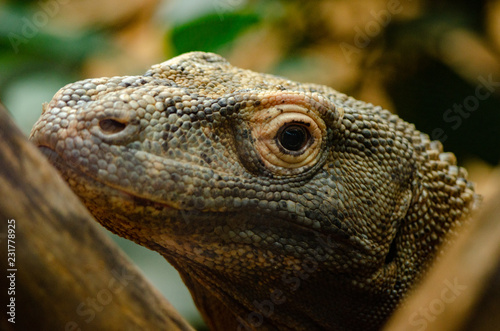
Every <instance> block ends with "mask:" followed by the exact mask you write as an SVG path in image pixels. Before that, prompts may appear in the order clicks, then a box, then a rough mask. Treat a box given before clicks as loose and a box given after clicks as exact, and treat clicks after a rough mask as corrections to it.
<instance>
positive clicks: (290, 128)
mask: <svg viewBox="0 0 500 331" xmlns="http://www.w3.org/2000/svg"><path fill="white" fill-rule="evenodd" d="M310 140H311V134H310V133H309V130H308V129H307V128H305V127H304V126H303V125H300V124H296V123H290V124H286V125H284V126H282V127H281V128H280V130H279V131H278V134H277V135H276V141H277V143H278V146H279V147H281V149H282V152H284V153H290V154H293V153H297V152H299V153H300V152H301V151H302V150H303V149H304V148H306V147H307V145H308V143H309V141H310Z"/></svg>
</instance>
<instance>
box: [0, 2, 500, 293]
mask: <svg viewBox="0 0 500 331" xmlns="http://www.w3.org/2000/svg"><path fill="white" fill-rule="evenodd" d="M193 50H203V51H212V52H216V53H220V54H221V55H223V56H225V57H226V58H227V59H228V60H229V61H230V62H231V63H233V64H234V65H236V66H240V67H243V68H248V69H252V70H256V71H262V72H269V73H274V74H278V75H281V76H285V77H288V78H290V79H293V80H298V81H309V82H315V83H319V84H326V85H329V86H331V87H333V88H335V89H337V90H339V91H342V92H344V93H347V94H350V95H352V96H354V97H356V98H358V99H361V100H365V101H368V102H372V103H374V104H379V105H382V106H383V107H385V108H387V109H389V110H391V111H394V112H397V113H398V114H399V115H400V116H401V117H403V118H404V119H406V120H408V121H410V122H412V123H415V125H416V127H417V128H418V129H420V130H422V131H424V132H426V133H429V134H430V135H431V137H432V138H434V139H440V140H441V141H443V143H444V145H445V150H447V151H452V152H454V153H455V154H456V155H457V157H458V159H459V161H460V162H463V161H467V160H469V161H468V162H471V161H470V160H476V161H475V163H474V164H472V165H471V164H469V167H468V168H469V169H470V170H471V173H472V177H473V178H474V180H476V181H477V182H478V183H479V185H480V186H481V188H480V189H479V191H481V190H482V189H483V190H487V189H486V187H487V176H482V174H484V173H488V172H489V171H491V166H492V165H497V164H498V162H499V160H500V130H499V129H498V128H499V127H500V86H499V83H497V82H500V62H499V53H500V0H479V1H465V0H459V1H451V0H445V1H431V0H412V1H410V0H334V1H328V0H315V1H298V0H292V1H285V0H248V1H244V0H209V1H206V0H205V1H204V0H170V1H168V0H166V1H160V0H147V1H141V2H136V1H133V0H121V1H119V0H87V1H62V3H59V1H58V0H43V1H18V0H16V1H3V2H1V1H0V99H1V100H3V101H4V102H6V103H7V106H8V107H9V108H10V110H11V112H12V114H13V115H14V117H15V118H16V119H17V120H19V118H21V117H24V116H31V117H29V118H30V119H29V121H28V122H29V123H31V124H32V123H34V121H35V120H36V119H37V117H38V115H39V113H40V110H41V103H42V102H46V101H49V100H50V98H51V96H52V95H53V94H54V93H55V91H57V89H58V88H60V87H61V86H62V84H63V83H70V82H72V81H75V80H77V79H82V78H86V77H96V76H110V75H129V74H138V73H141V72H144V71H145V70H147V68H148V67H149V66H150V65H152V64H154V63H158V62H161V61H163V60H165V59H167V58H170V57H172V56H175V55H177V54H179V53H182V52H187V51H193ZM51 77H59V78H58V79H56V80H54V79H52V80H51V79H50V78H51ZM485 80H486V81H488V80H489V81H491V82H493V83H492V84H491V86H490V89H491V90H489V91H490V92H491V94H490V95H488V97H487V98H484V100H483V99H481V100H479V99H477V97H475V96H476V89H477V88H478V86H481V85H482V84H483V83H482V82H484V81H485ZM33 86H38V87H39V88H38V89H39V90H40V91H42V92H43V93H37V91H35V90H34V89H33ZM20 96H22V97H20ZM474 97H475V98H476V99H477V106H475V102H476V101H474V100H473V99H474ZM24 99H26V100H24ZM7 101H8V102H7ZM26 101H30V103H28V104H26V105H24V103H22V102H26ZM470 102H472V105H474V107H471V103H470ZM21 105H23V106H21ZM23 107H26V108H27V109H26V110H24V109H22V108H23ZM28 113H30V114H32V115H25V114H28ZM16 116H17V117H16ZM458 123H459V125H458ZM31 124H28V125H26V126H25V127H24V130H25V132H29V128H30V126H31ZM487 164H489V165H487ZM154 264H155V263H153V266H152V269H154V268H155V265H154ZM160 278H161V277H160ZM174 303H175V302H174Z"/></svg>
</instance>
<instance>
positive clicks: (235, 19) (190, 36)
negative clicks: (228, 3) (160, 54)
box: [167, 13, 259, 55]
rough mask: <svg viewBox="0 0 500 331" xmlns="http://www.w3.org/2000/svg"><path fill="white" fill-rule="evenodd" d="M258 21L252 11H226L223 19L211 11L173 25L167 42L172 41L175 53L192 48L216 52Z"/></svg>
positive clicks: (188, 50) (184, 51)
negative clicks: (247, 12) (184, 22)
mask: <svg viewBox="0 0 500 331" xmlns="http://www.w3.org/2000/svg"><path fill="white" fill-rule="evenodd" d="M258 21H259V17H258V16H257V15H255V14H253V13H249V14H245V13H228V14H226V15H224V19H223V20H221V18H220V16H219V15H218V14H217V13H211V14H208V15H204V16H202V17H199V18H196V19H194V20H192V21H190V22H189V23H188V24H182V25H178V26H175V27H174V28H173V29H172V33H171V35H170V36H169V38H168V39H167V42H171V43H172V46H173V49H174V50H175V52H174V54H175V55H179V54H182V53H186V52H190V51H192V50H193V49H197V50H204V51H206V52H216V51H217V50H219V49H220V48H221V47H223V46H224V45H226V44H228V43H229V42H231V41H232V40H234V39H235V38H236V37H237V36H238V35H239V34H240V33H241V32H242V31H243V30H245V29H246V28H248V27H250V26H252V25H254V24H256V23H257V22H258Z"/></svg>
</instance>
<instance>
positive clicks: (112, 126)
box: [99, 118, 127, 134]
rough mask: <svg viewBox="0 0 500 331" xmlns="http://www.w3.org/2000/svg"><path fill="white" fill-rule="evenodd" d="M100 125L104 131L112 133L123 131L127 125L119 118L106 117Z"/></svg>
mask: <svg viewBox="0 0 500 331" xmlns="http://www.w3.org/2000/svg"><path fill="white" fill-rule="evenodd" d="M99 127H100V128H101V130H102V131H103V132H104V133H108V134H112V133H118V132H121V131H123V130H124V129H125V128H126V127H127V125H126V124H125V123H122V122H118V121H117V120H114V119H111V118H106V119H103V120H100V121H99Z"/></svg>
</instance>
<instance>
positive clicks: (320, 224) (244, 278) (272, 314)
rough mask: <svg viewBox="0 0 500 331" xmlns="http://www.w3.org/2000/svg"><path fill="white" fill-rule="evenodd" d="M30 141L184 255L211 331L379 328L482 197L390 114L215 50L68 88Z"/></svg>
mask: <svg viewBox="0 0 500 331" xmlns="http://www.w3.org/2000/svg"><path fill="white" fill-rule="evenodd" d="M31 139H32V141H33V142H34V143H35V144H37V145H38V146H39V147H40V149H41V150H42V151H43V152H44V153H45V154H46V155H47V156H48V157H49V159H50V160H51V161H52V163H53V164H54V165H55V166H56V167H57V168H58V169H59V171H60V172H61V174H62V175H63V177H65V179H66V180H67V182H68V183H69V185H70V186H71V187H72V189H73V190H74V191H75V193H76V194H77V195H79V196H80V198H81V199H82V201H83V202H84V203H85V204H86V205H87V207H88V208H89V209H90V211H91V212H92V213H93V214H94V216H95V217H96V219H97V220H98V221H99V222H101V223H102V224H103V225H104V226H105V227H107V228H109V229H110V230H111V231H113V232H115V233H117V234H119V235H121V236H124V237H126V238H129V239H132V240H134V241H136V242H138V243H140V244H142V245H144V246H147V247H149V248H151V249H154V250H157V251H158V252H160V253H161V254H162V255H164V256H165V257H166V258H167V259H168V260H169V261H170V262H171V263H172V264H173V265H174V266H176V268H177V269H178V270H179V271H180V273H181V275H182V276H183V278H184V280H185V282H186V284H187V285H188V287H189V288H190V290H191V292H192V294H193V296H194V299H195V301H196V303H197V305H198V307H199V308H200V310H201V311H202V313H203V314H204V316H205V319H206V320H207V321H208V323H209V324H210V325H211V326H213V327H214V328H227V327H229V326H230V327H238V326H239V327H245V328H251V327H257V326H262V325H266V326H269V327H271V326H273V327H278V328H300V327H305V328H313V327H325V328H332V327H338V328H345V327H346V326H347V325H350V324H349V323H351V322H352V319H353V318H355V319H359V320H360V322H359V323H360V324H358V326H359V328H362V327H363V326H365V327H373V326H377V325H380V323H382V322H383V320H384V319H385V318H386V316H387V315H388V314H389V313H390V311H391V310H392V309H393V308H394V307H395V306H396V305H397V303H398V301H399V300H400V298H401V296H402V295H403V293H404V292H405V291H406V290H407V289H408V288H409V287H410V286H411V285H412V283H413V282H414V280H415V278H416V275H418V273H419V270H420V269H421V268H423V266H425V265H426V263H427V262H425V261H427V260H429V259H430V257H431V256H432V255H433V254H434V252H435V251H436V248H435V246H437V245H438V244H439V243H440V242H441V241H442V240H443V239H442V238H443V237H444V236H443V233H446V232H448V230H449V229H450V228H452V225H453V224H454V223H457V222H459V221H460V220H461V219H462V218H463V215H465V214H467V212H468V209H467V208H468V207H467V206H468V204H469V201H471V199H472V198H471V197H472V195H473V194H472V193H471V192H472V191H471V189H470V188H469V187H468V186H467V182H466V180H465V179H464V177H465V176H464V175H463V173H462V171H461V170H459V168H458V167H456V166H454V163H453V160H450V157H449V156H446V155H445V154H442V153H441V151H440V150H439V148H440V147H439V146H435V144H433V143H431V142H430V141H429V139H428V137H427V136H426V135H423V134H421V133H420V132H418V131H416V130H415V129H414V127H413V126H412V125H410V124H408V123H406V122H404V121H402V120H401V119H399V118H398V117H397V116H395V115H392V114H390V113H389V112H388V111H385V110H383V109H381V108H380V107H374V106H372V105H370V104H366V103H363V102H360V101H357V100H355V99H353V98H350V97H348V96H346V95H344V94H341V93H339V92H337V91H335V90H333V89H330V88H328V87H324V86H319V85H314V84H301V83H297V82H292V81H290V80H287V79H284V78H280V77H276V76H272V75H267V74H260V73H255V72H251V71H248V70H243V69H239V68H236V67H234V66H231V65H230V64H229V63H228V62H227V61H226V60H224V59H223V58H221V57H220V56H217V55H215V54H208V53H200V52H195V53H188V54H184V55H181V56H179V57H176V58H173V59H171V60H169V61H167V62H164V63H161V64H158V65H155V66H153V67H152V68H151V69H150V70H149V71H147V72H146V73H145V74H144V75H141V76H128V77H112V78H99V79H88V80H84V81H81V82H77V83H74V84H70V85H67V86H65V87H63V88H62V89H61V90H60V91H59V92H58V93H57V94H56V95H55V96H54V98H53V100H52V101H51V102H50V103H49V104H48V105H46V106H45V107H44V111H43V114H42V116H41V118H40V120H39V121H38V122H37V124H36V125H35V126H34V128H33V131H32V133H31ZM433 160H434V161H435V162H434V163H432V162H433ZM439 162H441V165H440V167H441V168H439V169H438V168H436V167H438V166H437V165H436V164H438V163H439ZM433 167H434V168H433ZM432 171H434V172H435V173H434V174H433V175H432V176H444V175H443V174H445V175H446V176H449V177H450V178H448V179H449V180H448V182H446V183H445V182H444V181H443V180H442V181H441V182H440V183H444V184H442V185H441V184H440V185H441V187H437V186H435V185H434V184H432V179H431V178H430V177H431V174H430V173H431V172H432ZM429 183H430V184H429ZM457 183H458V184H457ZM459 184H460V185H459ZM443 185H444V186H446V187H447V188H450V187H451V188H453V189H455V191H454V192H452V193H453V194H455V195H454V199H455V200H453V201H452V202H450V199H448V197H449V196H450V194H452V193H450V194H448V195H446V196H444V197H441V198H442V200H443V201H442V204H440V205H439V206H440V208H442V209H441V212H443V213H446V215H451V211H453V217H451V216H450V217H446V219H443V218H440V217H439V215H438V214H436V213H439V210H437V209H436V210H433V209H432V206H433V204H432V203H431V202H432V201H434V200H433V199H437V198H438V197H437V196H436V194H437V193H436V192H438V193H439V192H445V191H444V190H443ZM438 186H439V185H438ZM460 203H462V205H460ZM429 218H432V220H431V221H432V222H431V221H429V222H428V224H424V226H422V224H421V223H422V222H427V221H425V220H427V219H429ZM439 222H441V223H439ZM438 223H439V224H438ZM415 238H417V239H418V240H417V239H415ZM427 244H431V245H430V246H426V245H427ZM432 245H434V247H432V248H429V249H427V248H426V247H431V246H432ZM252 314H254V315H252ZM228 316H229V317H228ZM354 316H357V317H354ZM359 316H362V318H360V317H359ZM356 328H357V327H356ZM359 328H358V329H359Z"/></svg>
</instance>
